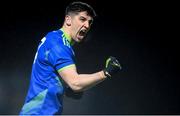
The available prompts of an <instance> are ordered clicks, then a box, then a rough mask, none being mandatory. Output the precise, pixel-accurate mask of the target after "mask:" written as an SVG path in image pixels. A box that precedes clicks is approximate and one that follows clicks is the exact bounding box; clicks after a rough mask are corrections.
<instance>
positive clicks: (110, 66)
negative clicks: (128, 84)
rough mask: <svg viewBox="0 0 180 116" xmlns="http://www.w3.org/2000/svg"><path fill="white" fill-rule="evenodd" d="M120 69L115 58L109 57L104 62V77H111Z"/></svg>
mask: <svg viewBox="0 0 180 116" xmlns="http://www.w3.org/2000/svg"><path fill="white" fill-rule="evenodd" d="M121 69H122V67H121V65H120V63H119V62H118V60H117V59H116V58H115V57H112V56H110V57H109V58H108V59H107V60H106V67H105V69H104V70H103V72H104V74H105V76H106V77H111V76H112V75H113V74H115V73H117V72H118V71H120V70H121Z"/></svg>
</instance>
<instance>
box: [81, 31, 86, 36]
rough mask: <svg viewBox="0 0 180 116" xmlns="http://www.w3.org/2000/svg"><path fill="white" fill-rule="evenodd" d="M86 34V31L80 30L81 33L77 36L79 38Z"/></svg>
mask: <svg viewBox="0 0 180 116" xmlns="http://www.w3.org/2000/svg"><path fill="white" fill-rule="evenodd" d="M86 33H87V31H86V30H81V31H80V32H79V35H80V36H85V35H86Z"/></svg>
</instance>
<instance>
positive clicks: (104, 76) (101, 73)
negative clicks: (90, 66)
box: [99, 71, 107, 79]
mask: <svg viewBox="0 0 180 116" xmlns="http://www.w3.org/2000/svg"><path fill="white" fill-rule="evenodd" d="M99 75H100V77H101V78H102V79H106V78H107V76H106V75H105V74H104V71H100V72H99Z"/></svg>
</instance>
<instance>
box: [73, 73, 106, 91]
mask: <svg viewBox="0 0 180 116" xmlns="http://www.w3.org/2000/svg"><path fill="white" fill-rule="evenodd" d="M105 79H106V77H105V75H104V73H103V71H100V72H97V73H93V74H79V75H78V77H77V85H76V86H78V87H79V91H84V90H87V89H89V88H91V87H93V86H95V85H97V84H98V83H100V82H102V81H103V80H105Z"/></svg>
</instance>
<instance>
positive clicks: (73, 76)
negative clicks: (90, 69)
mask: <svg viewBox="0 0 180 116" xmlns="http://www.w3.org/2000/svg"><path fill="white" fill-rule="evenodd" d="M59 75H60V76H61V77H62V79H63V80H64V81H65V82H66V83H67V84H68V86H69V87H70V88H71V89H72V90H73V91H75V92H81V91H84V90H87V89H89V88H91V87H93V86H95V85H97V84H98V83H100V82H102V81H103V80H105V79H106V76H105V75H104V72H103V71H99V72H96V73H92V74H78V73H77V70H76V66H75V65H73V66H71V67H68V68H66V69H64V70H62V71H59Z"/></svg>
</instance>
